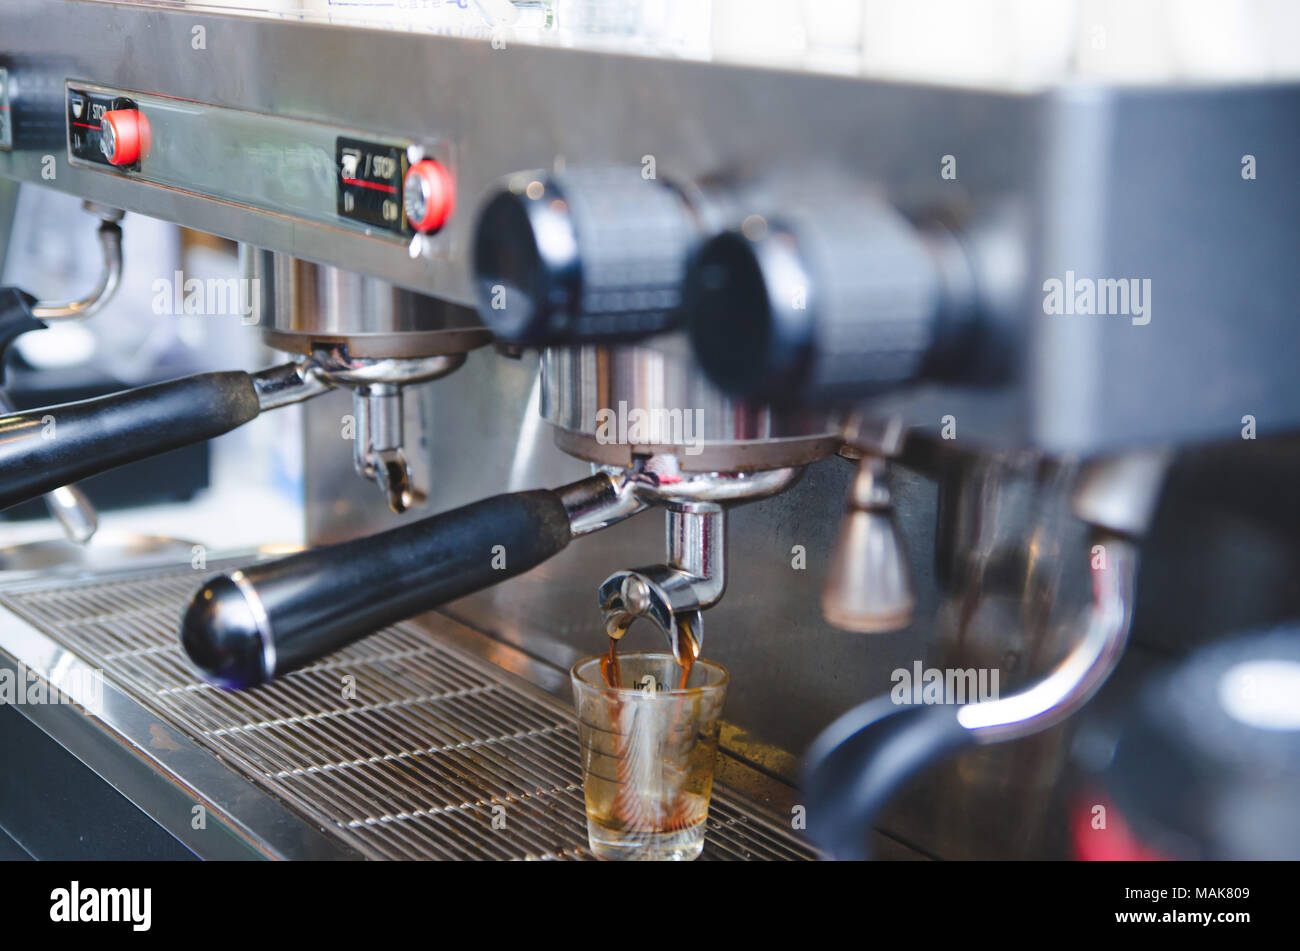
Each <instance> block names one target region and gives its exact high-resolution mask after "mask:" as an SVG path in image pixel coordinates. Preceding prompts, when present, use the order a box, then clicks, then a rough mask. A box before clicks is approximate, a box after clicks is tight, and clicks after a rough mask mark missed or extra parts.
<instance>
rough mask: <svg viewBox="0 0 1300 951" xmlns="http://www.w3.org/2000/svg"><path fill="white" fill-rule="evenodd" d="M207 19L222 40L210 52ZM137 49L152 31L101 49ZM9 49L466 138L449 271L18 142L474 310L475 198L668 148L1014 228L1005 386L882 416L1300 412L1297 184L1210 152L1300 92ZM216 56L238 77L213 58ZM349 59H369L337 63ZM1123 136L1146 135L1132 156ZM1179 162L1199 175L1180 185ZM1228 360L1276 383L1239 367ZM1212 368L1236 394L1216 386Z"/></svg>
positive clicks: (194, 220)
mask: <svg viewBox="0 0 1300 951" xmlns="http://www.w3.org/2000/svg"><path fill="white" fill-rule="evenodd" d="M200 28H201V29H202V30H203V31H204V35H205V38H206V42H207V49H206V50H204V51H193V50H191V48H190V47H189V45H188V44H189V43H190V41H191V38H192V35H193V32H194V31H195V30H196V29H200ZM119 33H121V34H129V35H130V36H131V37H133V42H132V43H131V44H119V43H105V42H102V38H103V37H105V36H113V35H118V34H119ZM0 37H4V38H5V40H4V41H0V55H8V56H9V57H11V58H10V59H8V60H7V61H6V68H7V69H9V71H10V85H11V86H12V87H13V88H14V89H16V90H19V91H21V90H23V89H37V90H39V89H45V88H51V87H57V88H59V89H62V88H63V84H64V82H66V81H67V80H68V79H69V78H71V79H74V80H76V81H78V82H80V81H83V80H84V81H88V82H106V81H109V79H106V78H105V77H108V78H111V82H112V84H113V88H117V89H126V90H140V91H142V92H144V93H148V94H154V95H159V96H165V97H174V98H175V99H176V100H181V101H190V102H194V103H206V104H209V105H211V106H215V107H218V108H222V109H228V110H237V111H240V112H246V113H251V114H259V115H265V116H275V117H279V118H282V119H284V120H286V121H293V122H301V123H317V124H323V125H328V126H330V127H338V128H348V129H358V130H369V132H368V133H367V134H369V135H374V136H377V137H378V138H379V139H380V140H386V139H388V138H392V139H394V140H397V141H409V142H412V143H426V142H427V143H435V144H436V143H448V144H450V145H453V146H454V151H455V156H454V158H455V161H454V162H453V163H452V165H453V168H454V174H455V179H456V191H457V201H458V207H459V212H458V213H456V214H454V215H453V216H452V218H451V220H450V221H449V222H448V225H447V227H446V228H444V229H443V230H442V231H440V232H439V234H438V235H437V236H436V239H437V241H438V242H439V244H440V247H442V248H444V249H445V252H446V253H445V256H439V255H436V254H435V255H432V256H429V255H425V254H423V252H421V253H420V254H419V255H417V257H414V258H413V257H411V255H410V251H409V249H408V248H407V247H403V246H401V244H400V243H399V242H394V241H392V240H389V239H386V238H382V237H377V236H372V235H367V234H361V233H357V232H356V231H355V230H353V229H351V228H350V227H343V226H340V225H339V224H338V223H337V222H335V223H331V224H326V223H323V222H317V221H312V220H308V219H306V218H303V217H300V216H295V215H291V214H274V213H270V212H267V211H264V210H258V209H254V208H250V207H248V206H247V205H240V204H236V203H234V202H231V201H228V200H224V199H221V198H219V197H215V196H205V195H203V194H200V193H199V192H197V191H186V190H182V189H180V188H176V187H172V186H166V185H161V184H153V183H149V182H142V181H139V180H137V179H134V178H132V177H131V175H130V174H127V173H121V172H115V171H111V170H107V169H105V170H101V169H100V168H95V169H88V168H82V167H77V166H74V165H66V167H63V165H61V167H60V168H59V169H58V175H57V177H56V178H55V179H53V180H50V179H48V178H47V177H46V176H45V175H44V174H43V171H44V169H45V168H46V167H47V166H48V163H47V162H46V158H47V157H48V156H53V157H54V158H55V159H56V160H58V159H59V158H60V157H61V156H62V155H63V153H64V150H65V149H64V146H65V142H64V141H56V142H53V143H52V142H51V138H50V135H49V126H42V125H41V124H40V123H39V122H38V123H36V124H34V125H32V126H31V127H30V128H31V132H30V134H29V135H28V136H27V138H26V139H25V140H24V133H25V132H26V131H27V130H26V129H25V128H24V126H23V125H22V123H20V122H18V121H15V124H14V132H15V142H14V147H13V149H12V150H10V151H3V150H0V175H3V176H6V177H13V178H17V179H20V180H22V181H26V182H32V183H38V184H44V185H48V186H50V187H54V188H58V189H61V190H66V191H69V192H71V193H73V194H77V195H79V196H81V197H91V198H94V199H96V200H98V201H101V202H103V203H105V204H108V205H112V206H116V207H121V208H125V209H127V210H128V211H134V212H140V213H144V214H148V215H153V216H156V217H161V218H165V219H168V220H173V221H181V222H184V223H185V224H187V225H188V226H191V227H195V228H198V229H200V230H203V231H206V232H209V233H213V234H218V235H223V236H227V237H231V238H234V239H236V240H239V241H244V242H248V243H251V244H254V245H256V246H258V247H265V248H269V249H273V250H276V251H280V252H284V253H288V254H291V255H293V256H295V257H297V258H301V259H304V260H311V261H316V262H320V263H323V264H329V265H333V266H336V267H344V268H347V269H349V270H353V271H356V272H358V273H362V274H367V275H369V276H371V277H374V278H378V279H382V280H384V281H387V282H390V283H392V284H394V285H398V286H402V287H406V288H409V289H411V290H414V291H418V292H421V293H424V294H428V295H433V296H437V297H439V298H441V299H443V300H447V301H451V302H454V303H456V304H460V305H468V304H469V303H470V302H471V301H472V299H473V287H472V286H471V280H470V274H469V270H470V269H469V267H468V266H467V265H468V260H467V256H468V253H469V247H470V240H469V239H470V227H471V222H472V219H473V214H472V209H473V208H474V206H475V204H476V203H477V202H478V201H479V200H481V198H482V197H483V196H484V195H486V194H487V193H488V191H489V189H491V188H492V187H493V185H494V184H495V183H496V182H497V181H498V180H499V179H500V178H501V177H502V176H505V175H508V174H509V173H511V172H513V171H516V170H518V169H526V168H539V167H553V166H555V165H559V164H564V163H566V162H575V163H577V162H581V163H584V164H598V163H616V164H628V163H629V162H631V163H632V164H637V163H639V162H640V160H641V158H642V157H644V156H651V157H653V158H655V159H656V169H657V174H658V175H659V176H660V177H661V178H662V179H664V180H666V181H667V180H671V181H675V182H688V183H689V182H696V183H699V182H705V181H708V180H710V179H716V178H717V177H719V176H725V175H727V174H729V173H736V172H737V171H739V170H752V171H753V174H754V176H755V177H756V178H758V179H761V180H764V181H772V182H777V183H780V182H790V181H803V180H809V179H818V180H822V181H834V180H836V179H837V178H843V179H844V180H846V181H850V182H852V183H853V187H854V188H863V189H870V190H875V191H879V192H880V193H882V197H883V198H885V199H887V200H888V201H890V202H891V203H892V204H893V205H894V206H895V207H897V208H898V209H899V210H900V211H901V212H902V213H904V214H906V215H909V216H912V215H918V214H922V213H925V212H928V211H934V212H936V214H937V215H938V216H939V217H942V218H955V219H958V220H959V221H960V222H961V223H962V225H963V230H964V233H966V234H976V233H979V234H983V233H986V232H987V231H990V230H991V231H994V232H997V233H998V234H1005V235H1006V236H1007V237H1006V238H1005V240H1003V239H999V240H997V241H994V242H993V243H992V244H990V245H987V246H986V245H984V244H983V243H981V245H980V247H979V248H978V249H972V248H968V249H967V250H968V252H970V253H971V255H972V264H973V270H974V271H975V272H976V273H980V272H983V271H987V272H990V273H999V274H1013V272H1014V274H1015V275H1016V276H1014V279H1013V280H1012V281H1011V282H1010V286H1011V288H1012V289H1011V290H1010V291H1008V292H1006V293H1002V294H999V295H998V296H999V303H998V305H997V307H996V308H995V310H996V311H997V312H998V314H999V318H998V320H997V321H996V322H995V324H994V325H993V326H990V327H989V328H988V331H989V336H990V346H989V350H990V352H992V353H996V354H998V355H1000V356H1002V357H1004V358H1005V360H1006V361H1007V363H1008V364H1009V366H1010V368H1011V382H1010V384H1009V385H1008V386H1007V387H1006V389H1005V390H1003V391H1000V392H997V393H993V394H990V393H987V392H983V391H981V390H978V389H974V390H971V389H967V388H961V387H950V386H935V387H925V388H921V389H918V390H917V391H916V392H908V393H906V394H904V395H902V396H900V397H899V398H898V399H897V400H896V401H894V403H893V405H889V404H890V403H891V401H890V400H889V399H883V400H881V401H880V406H879V407H877V406H876V405H875V403H873V411H877V410H878V411H882V412H883V411H894V410H902V411H903V412H904V413H905V415H906V417H907V419H908V421H909V423H911V424H913V425H933V421H934V420H935V419H938V418H940V417H942V416H943V415H946V414H952V415H955V416H956V417H957V418H959V419H961V420H962V426H963V433H964V435H963V438H969V439H971V440H973V441H978V442H981V443H984V444H988V445H994V446H998V447H1008V446H1025V445H1034V446H1039V447H1042V448H1046V449H1050V450H1052V451H1054V452H1072V453H1073V452H1078V453H1084V452H1096V451H1100V450H1113V449H1117V448H1124V447H1131V446H1134V445H1141V444H1144V443H1149V442H1151V441H1153V440H1158V439H1164V440H1170V441H1189V440H1198V439H1207V438H1214V437H1227V436H1232V435H1235V432H1236V430H1237V429H1238V428H1239V426H1240V422H1239V421H1240V419H1241V416H1242V414H1243V411H1242V410H1241V409H1240V404H1243V403H1244V404H1249V405H1255V404H1258V405H1268V406H1273V407H1283V408H1285V407H1295V406H1300V402H1297V401H1296V400H1295V399H1294V395H1295V394H1294V390H1295V386H1296V381H1295V379H1294V374H1292V373H1291V372H1290V365H1289V363H1287V362H1286V361H1285V360H1284V359H1283V358H1281V356H1280V349H1281V348H1277V347H1276V346H1275V343H1274V341H1275V340H1277V339H1279V338H1280V339H1289V338H1290V337H1289V335H1290V334H1291V332H1292V330H1293V326H1292V325H1293V320H1292V316H1293V315H1292V313H1291V311H1290V310H1289V309H1288V308H1287V306H1286V305H1285V303H1284V302H1285V301H1289V300H1292V299H1294V298H1295V297H1296V296H1297V292H1298V287H1297V281H1300V277H1298V276H1297V275H1296V273H1295V269H1294V268H1293V267H1292V266H1291V265H1292V262H1291V260H1290V257H1289V255H1287V254H1286V253H1285V252H1284V250H1283V249H1286V248H1289V247H1291V246H1292V245H1293V244H1294V239H1295V234H1296V227H1297V225H1296V222H1297V221H1300V214H1297V213H1296V205H1295V203H1296V195H1295V193H1294V189H1291V188H1290V187H1289V182H1287V180H1286V179H1285V177H1284V176H1275V177H1272V178H1270V177H1269V176H1260V177H1258V179H1257V180H1252V181H1250V182H1249V183H1248V184H1246V185H1245V186H1243V183H1242V180H1240V179H1237V180H1235V181H1234V180H1233V177H1232V176H1226V177H1225V176H1224V175H1223V173H1222V164H1221V163H1220V161H1219V160H1218V159H1216V158H1214V156H1215V155H1217V154H1218V152H1217V150H1218V148H1219V144H1220V143H1221V142H1222V141H1226V140H1232V141H1245V142H1256V141H1258V142H1263V143H1265V146H1260V147H1258V148H1259V150H1260V151H1261V152H1263V153H1266V154H1267V156H1268V160H1269V162H1270V164H1272V165H1273V166H1274V167H1288V166H1289V165H1293V164H1295V160H1296V158H1297V156H1300V137H1298V136H1297V133H1296V131H1295V127H1294V123H1291V122H1289V121H1288V120H1289V118H1290V116H1292V115H1294V113H1295V111H1296V103H1297V101H1298V100H1300V85H1296V84H1295V83H1271V84H1239V85H1225V84H1208V83H1207V84H1184V85H1178V84H1169V85H1166V86H1160V87H1143V86H1134V85H1131V84H1130V85H1120V84H1111V85H1106V84H1096V85H1093V84H1089V85H1084V86H1074V85H1070V84H1062V85H1059V86H1051V85H1046V86H1044V85H1041V84H1035V85H1034V86H1033V87H1031V88H1032V90H1033V91H1032V92H1006V91H972V90H969V89H957V88H949V87H942V86H937V85H935V86H923V85H917V84H906V83H897V82H893V83H891V82H880V81H875V80H867V79H862V78H858V77H847V76H816V75H808V74H799V73H793V72H789V71H782V70H779V69H755V68H748V67H736V66H730V65H723V64H718V63H699V62H671V61H666V60H662V59H653V58H643V57H637V56H617V55H609V54H602V53H591V52H586V51H581V50H564V49H550V48H538V47H529V46H526V45H523V44H520V45H517V46H510V47H509V49H507V50H500V49H494V48H493V45H492V44H491V43H489V42H486V39H487V38H484V39H483V40H470V39H457V38H452V37H442V36H430V35H427V34H420V33H415V32H412V33H404V32H395V31H382V32H381V31H374V30H366V29H338V28H335V27H331V26H329V25H321V24H318V23H314V22H301V21H296V20H293V19H283V20H280V19H272V18H248V17H239V16H229V15H221V14H212V13H208V12H197V11H195V10H191V9H174V8H163V7H138V6H128V7H122V6H119V5H116V4H98V3H90V4H87V3H80V2H74V0H13V2H11V3H9V4H7V5H6V6H5V8H4V10H3V12H0ZM10 37H12V38H13V39H12V40H10V39H9V38H10ZM215 50H220V51H222V52H221V54H220V55H221V56H223V57H225V60H224V62H223V68H222V69H221V70H216V71H214V70H210V69H204V68H197V67H198V66H199V65H200V64H201V63H202V62H204V60H205V59H208V58H211V56H213V55H214V54H213V53H211V52H209V51H215ZM177 51H181V52H180V53H177ZM191 53H193V55H190V54H191ZM343 62H359V63H365V64H366V67H365V69H364V70H361V71H355V70H342V69H339V68H337V64H339V63H343ZM395 90H400V91H401V94H400V95H398V94H394V91H395ZM451 91H454V92H451ZM412 103H418V104H420V105H419V107H418V108H412ZM683 103H689V108H683V107H682V104H683ZM13 106H14V110H15V112H14V115H15V117H16V120H17V117H19V116H21V115H22V114H24V110H31V111H32V112H28V113H27V114H29V115H30V114H33V113H34V114H35V115H36V118H40V110H41V109H42V108H45V105H44V104H43V102H42V100H41V99H40V97H39V96H36V97H34V98H33V99H32V100H31V101H29V102H25V101H21V100H19V99H15V102H14V103H13ZM56 110H57V105H56ZM773 116H779V117H780V121H772V117H773ZM45 118H46V119H48V118H49V116H46V117H45ZM702 130H707V134H702ZM864 130H866V131H864ZM875 130H889V134H879V135H878V134H870V135H869V136H868V137H869V138H870V141H871V147H870V148H864V147H863V141H864V134H866V132H872V133H874V131H875ZM194 134H195V136H197V137H198V138H196V139H195V140H194V141H195V143H196V147H198V148H200V149H201V148H205V147H211V149H212V150H213V152H214V153H215V152H216V151H217V150H219V149H221V148H225V147H228V143H225V142H222V141H210V140H205V139H203V137H202V136H203V134H204V131H203V127H201V126H200V127H199V128H197V129H195V130H194ZM219 134H220V133H214V137H215V136H217V135H219ZM1119 142H1123V143H1127V146H1126V147H1125V148H1116V147H1114V143H1119ZM1252 154H1253V153H1252ZM947 155H951V156H954V157H958V156H959V157H960V172H959V174H958V175H957V177H956V178H953V179H946V178H945V177H944V176H943V175H941V174H940V173H939V171H937V170H936V165H937V163H939V162H940V161H941V159H942V157H943V156H947ZM262 158H263V159H264V160H265V162H266V163H267V164H269V165H271V166H275V167H277V168H282V169H294V168H295V165H294V155H293V153H292V150H291V148H289V147H283V146H281V147H276V146H274V145H272V146H271V147H270V148H269V151H268V153H267V154H266V155H265V156H262ZM1172 167H1176V168H1178V169H1179V170H1180V171H1179V174H1178V175H1168V174H1165V173H1164V172H1163V171H1162V170H1163V169H1166V168H1172ZM285 178H286V179H287V180H293V179H294V178H295V176H293V175H286V176H285ZM1189 196H1191V197H1190V198H1189ZM1171 209H1173V210H1174V211H1173V212H1172V215H1173V216H1172V217H1171V211H1170V210H1171ZM763 210H764V209H763V208H762V207H754V208H750V209H747V211H748V212H749V213H751V214H755V215H758V214H762V213H763ZM467 211H468V212H469V213H468V214H467V213H466V212H467ZM742 214H743V211H742ZM1206 222H1213V223H1214V225H1213V227H1209V226H1207V225H1206V224H1205V223H1206ZM1207 245H1208V246H1207ZM1008 262H1011V263H1008ZM1015 262H1020V263H1019V265H1017V264H1016V263H1015ZM1067 274H1076V275H1078V276H1080V277H1082V278H1084V279H1087V280H1096V279H1104V278H1108V277H1112V276H1113V277H1115V278H1116V279H1130V278H1131V279H1134V280H1137V279H1140V280H1142V281H1145V280H1148V279H1149V280H1150V281H1151V284H1152V286H1153V287H1154V288H1158V290H1156V292H1155V294H1156V297H1158V299H1159V300H1158V303H1157V304H1156V313H1155V316H1154V317H1153V318H1152V319H1150V320H1146V318H1145V317H1142V316H1140V315H1134V316H1138V319H1139V320H1141V321H1142V322H1141V323H1140V324H1134V323H1133V322H1132V321H1130V320H1126V319H1124V317H1123V316H1119V317H1113V316H1112V317H1105V319H1102V318H1103V316H1104V315H1100V314H1097V315H1069V314H1048V313H1045V302H1044V285H1045V282H1047V281H1051V280H1056V281H1063V280H1064V279H1065V277H1066V275H1067ZM1242 287H1250V288H1259V289H1261V290H1260V293H1259V294H1258V295H1257V296H1256V297H1255V298H1254V299H1253V305H1252V307H1253V313H1254V314H1255V318H1254V319H1253V320H1252V321H1251V322H1250V325H1249V328H1248V330H1247V331H1246V332H1240V333H1233V334H1225V333H1223V332H1222V320H1223V316H1222V315H1223V314H1225V313H1232V312H1235V311H1236V310H1237V309H1239V307H1240V299H1239V297H1240V288H1242ZM1160 314H1166V315H1177V319H1176V320H1175V319H1169V318H1167V317H1165V318H1162V317H1161V316H1160ZM1146 317H1151V312H1150V311H1149V310H1148V311H1147V313H1146ZM282 343H284V344H285V345H288V341H282ZM1225 365H1226V366H1232V367H1251V368H1252V369H1251V371H1250V372H1249V373H1245V372H1242V373H1238V372H1232V373H1229V374H1221V373H1217V371H1218V370H1220V369H1221V368H1222V367H1223V366H1225ZM1211 372H1215V373H1217V375H1218V379H1219V383H1218V385H1216V386H1215V387H1206V386H1204V385H1203V382H1204V380H1205V378H1206V376H1207V375H1208V374H1209V373H1211ZM1297 422H1300V409H1295V410H1291V409H1283V410H1280V411H1278V412H1271V413H1268V414H1266V415H1264V416H1261V417H1260V426H1261V432H1265V433H1270V432H1283V431H1285V430H1287V429H1288V428H1289V427H1292V426H1294V425H1296V423H1297ZM607 461H617V460H607ZM714 467H715V468H723V467H722V466H716V465H715V466H714Z"/></svg>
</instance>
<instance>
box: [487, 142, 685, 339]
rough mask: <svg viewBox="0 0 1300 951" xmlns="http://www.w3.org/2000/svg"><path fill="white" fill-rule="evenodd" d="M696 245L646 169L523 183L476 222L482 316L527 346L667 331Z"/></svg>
mask: <svg viewBox="0 0 1300 951" xmlns="http://www.w3.org/2000/svg"><path fill="white" fill-rule="evenodd" d="M697 242H698V231H697V226H696V224H695V220H694V216H693V215H692V213H691V210H690V208H689V206H688V205H687V203H686V201H685V199H684V198H683V197H682V195H681V194H680V193H679V192H677V191H676V190H675V189H673V188H672V187H671V186H669V185H666V184H664V183H663V182H660V181H657V180H654V179H646V178H643V177H642V175H641V171H640V169H639V168H623V167H619V168H605V169H580V170H574V171H570V172H566V173H564V174H557V175H554V176H550V177H543V176H528V175H518V176H515V177H514V178H513V179H512V180H511V182H510V185H509V186H508V187H507V188H505V189H503V190H502V191H500V192H498V193H497V194H495V195H493V196H492V197H491V198H490V199H489V200H488V202H487V203H486V205H485V206H484V207H483V210H482V212H481V213H480V215H479V219H478V224H477V229H476V232H475V237H474V281H475V286H476V289H477V293H478V301H479V313H480V315H481V316H482V318H483V322H484V323H485V324H487V326H488V327H489V328H490V329H491V330H492V332H493V333H495V334H496V336H497V338H498V339H500V340H502V341H504V342H508V343H515V344H524V345H543V344H564V343H577V342H582V341H594V340H613V339H634V338H637V337H643V336H647V335H649V334H654V333H659V332H661V331H665V330H669V329H671V328H672V327H674V326H675V325H676V324H677V323H678V321H679V319H680V303H681V286H682V281H683V279H684V276H685V271H686V263H687V257H688V255H689V254H690V252H691V250H692V248H693V247H694V245H695V244H696V243H697Z"/></svg>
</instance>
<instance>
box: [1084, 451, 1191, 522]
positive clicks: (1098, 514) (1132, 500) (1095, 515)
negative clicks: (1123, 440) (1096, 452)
mask: <svg viewBox="0 0 1300 951" xmlns="http://www.w3.org/2000/svg"><path fill="white" fill-rule="evenodd" d="M1171 459H1172V453H1171V452H1170V450H1169V449H1167V448H1155V449H1148V450H1144V451H1141V452H1129V453H1124V454H1123V455H1120V456H1116V457H1112V458H1106V459H1096V460H1093V461H1092V462H1090V463H1088V465H1086V466H1084V467H1083V469H1082V471H1081V472H1080V473H1079V481H1078V484H1077V485H1076V486H1075V489H1074V499H1073V504H1074V511H1075V514H1076V515H1078V516H1079V518H1081V519H1082V520H1083V521H1085V522H1087V523H1089V524H1090V525H1096V526H1097V527H1098V528H1103V529H1107V530H1109V531H1112V532H1120V533H1123V534H1125V535H1131V536H1141V535H1142V534H1143V533H1144V532H1145V531H1146V529H1147V526H1148V525H1149V524H1150V523H1151V519H1152V517H1153V516H1154V514H1155V510H1156V505H1157V504H1158V503H1159V501H1160V490H1161V489H1162V488H1163V487H1164V483H1165V475H1166V473H1168V471H1169V465H1170V461H1171Z"/></svg>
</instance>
